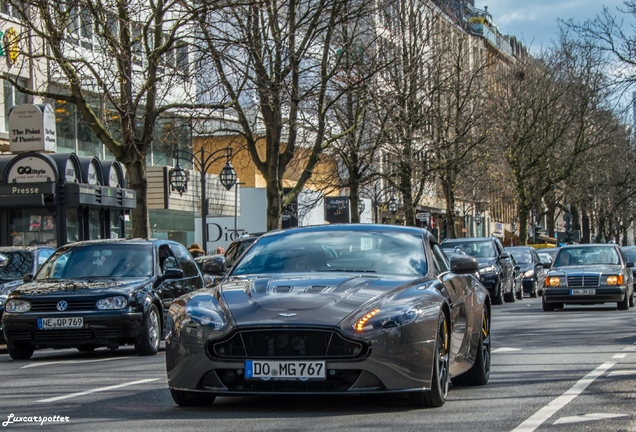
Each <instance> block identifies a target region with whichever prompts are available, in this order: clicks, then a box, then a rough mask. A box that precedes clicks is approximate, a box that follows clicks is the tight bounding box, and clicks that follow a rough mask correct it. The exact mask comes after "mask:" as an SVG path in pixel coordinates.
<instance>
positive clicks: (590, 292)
mask: <svg viewBox="0 0 636 432" xmlns="http://www.w3.org/2000/svg"><path fill="white" fill-rule="evenodd" d="M570 295H596V289H594V288H586V289H573V290H570Z"/></svg>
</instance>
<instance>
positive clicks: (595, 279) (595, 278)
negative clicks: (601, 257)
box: [567, 274, 600, 287]
mask: <svg viewBox="0 0 636 432" xmlns="http://www.w3.org/2000/svg"><path fill="white" fill-rule="evenodd" d="M599 281H600V276H599V275H586V274H582V275H568V276H567V284H568V287H597V286H599Z"/></svg>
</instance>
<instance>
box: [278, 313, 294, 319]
mask: <svg viewBox="0 0 636 432" xmlns="http://www.w3.org/2000/svg"><path fill="white" fill-rule="evenodd" d="M278 315H280V316H282V317H285V318H289V317H293V316H296V315H298V314H297V313H294V312H285V313H279V314H278Z"/></svg>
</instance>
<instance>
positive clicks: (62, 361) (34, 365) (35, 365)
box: [20, 357, 128, 369]
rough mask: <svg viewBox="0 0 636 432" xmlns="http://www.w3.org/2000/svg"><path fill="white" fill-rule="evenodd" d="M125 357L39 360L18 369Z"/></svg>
mask: <svg viewBox="0 0 636 432" xmlns="http://www.w3.org/2000/svg"><path fill="white" fill-rule="evenodd" d="M127 358H128V357H113V358H105V359H94V360H60V361H54V362H40V363H31V364H28V365H26V366H22V367H21V368H20V369H28V368H34V367H38V366H51V365H56V364H70V363H73V364H75V363H95V362H103V361H109V360H122V359H127Z"/></svg>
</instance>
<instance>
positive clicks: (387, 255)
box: [232, 231, 427, 275]
mask: <svg viewBox="0 0 636 432" xmlns="http://www.w3.org/2000/svg"><path fill="white" fill-rule="evenodd" d="M315 271H332V272H338V271H350V272H370V273H376V272H377V273H388V274H401V275H424V274H426V271H427V270H426V257H425V254H424V246H423V244H422V239H421V238H420V237H418V236H416V235H411V234H402V233H386V232H359V231H329V232H325V231H307V232H303V231H296V232H291V233H284V234H281V235H275V236H267V237H263V238H261V239H259V240H258V241H257V242H256V243H254V245H253V246H252V247H251V248H250V249H249V250H248V251H247V253H246V254H245V256H244V257H243V259H241V261H239V263H238V264H237V265H236V266H235V267H234V269H233V270H232V275H250V274H263V273H285V272H315Z"/></svg>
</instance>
